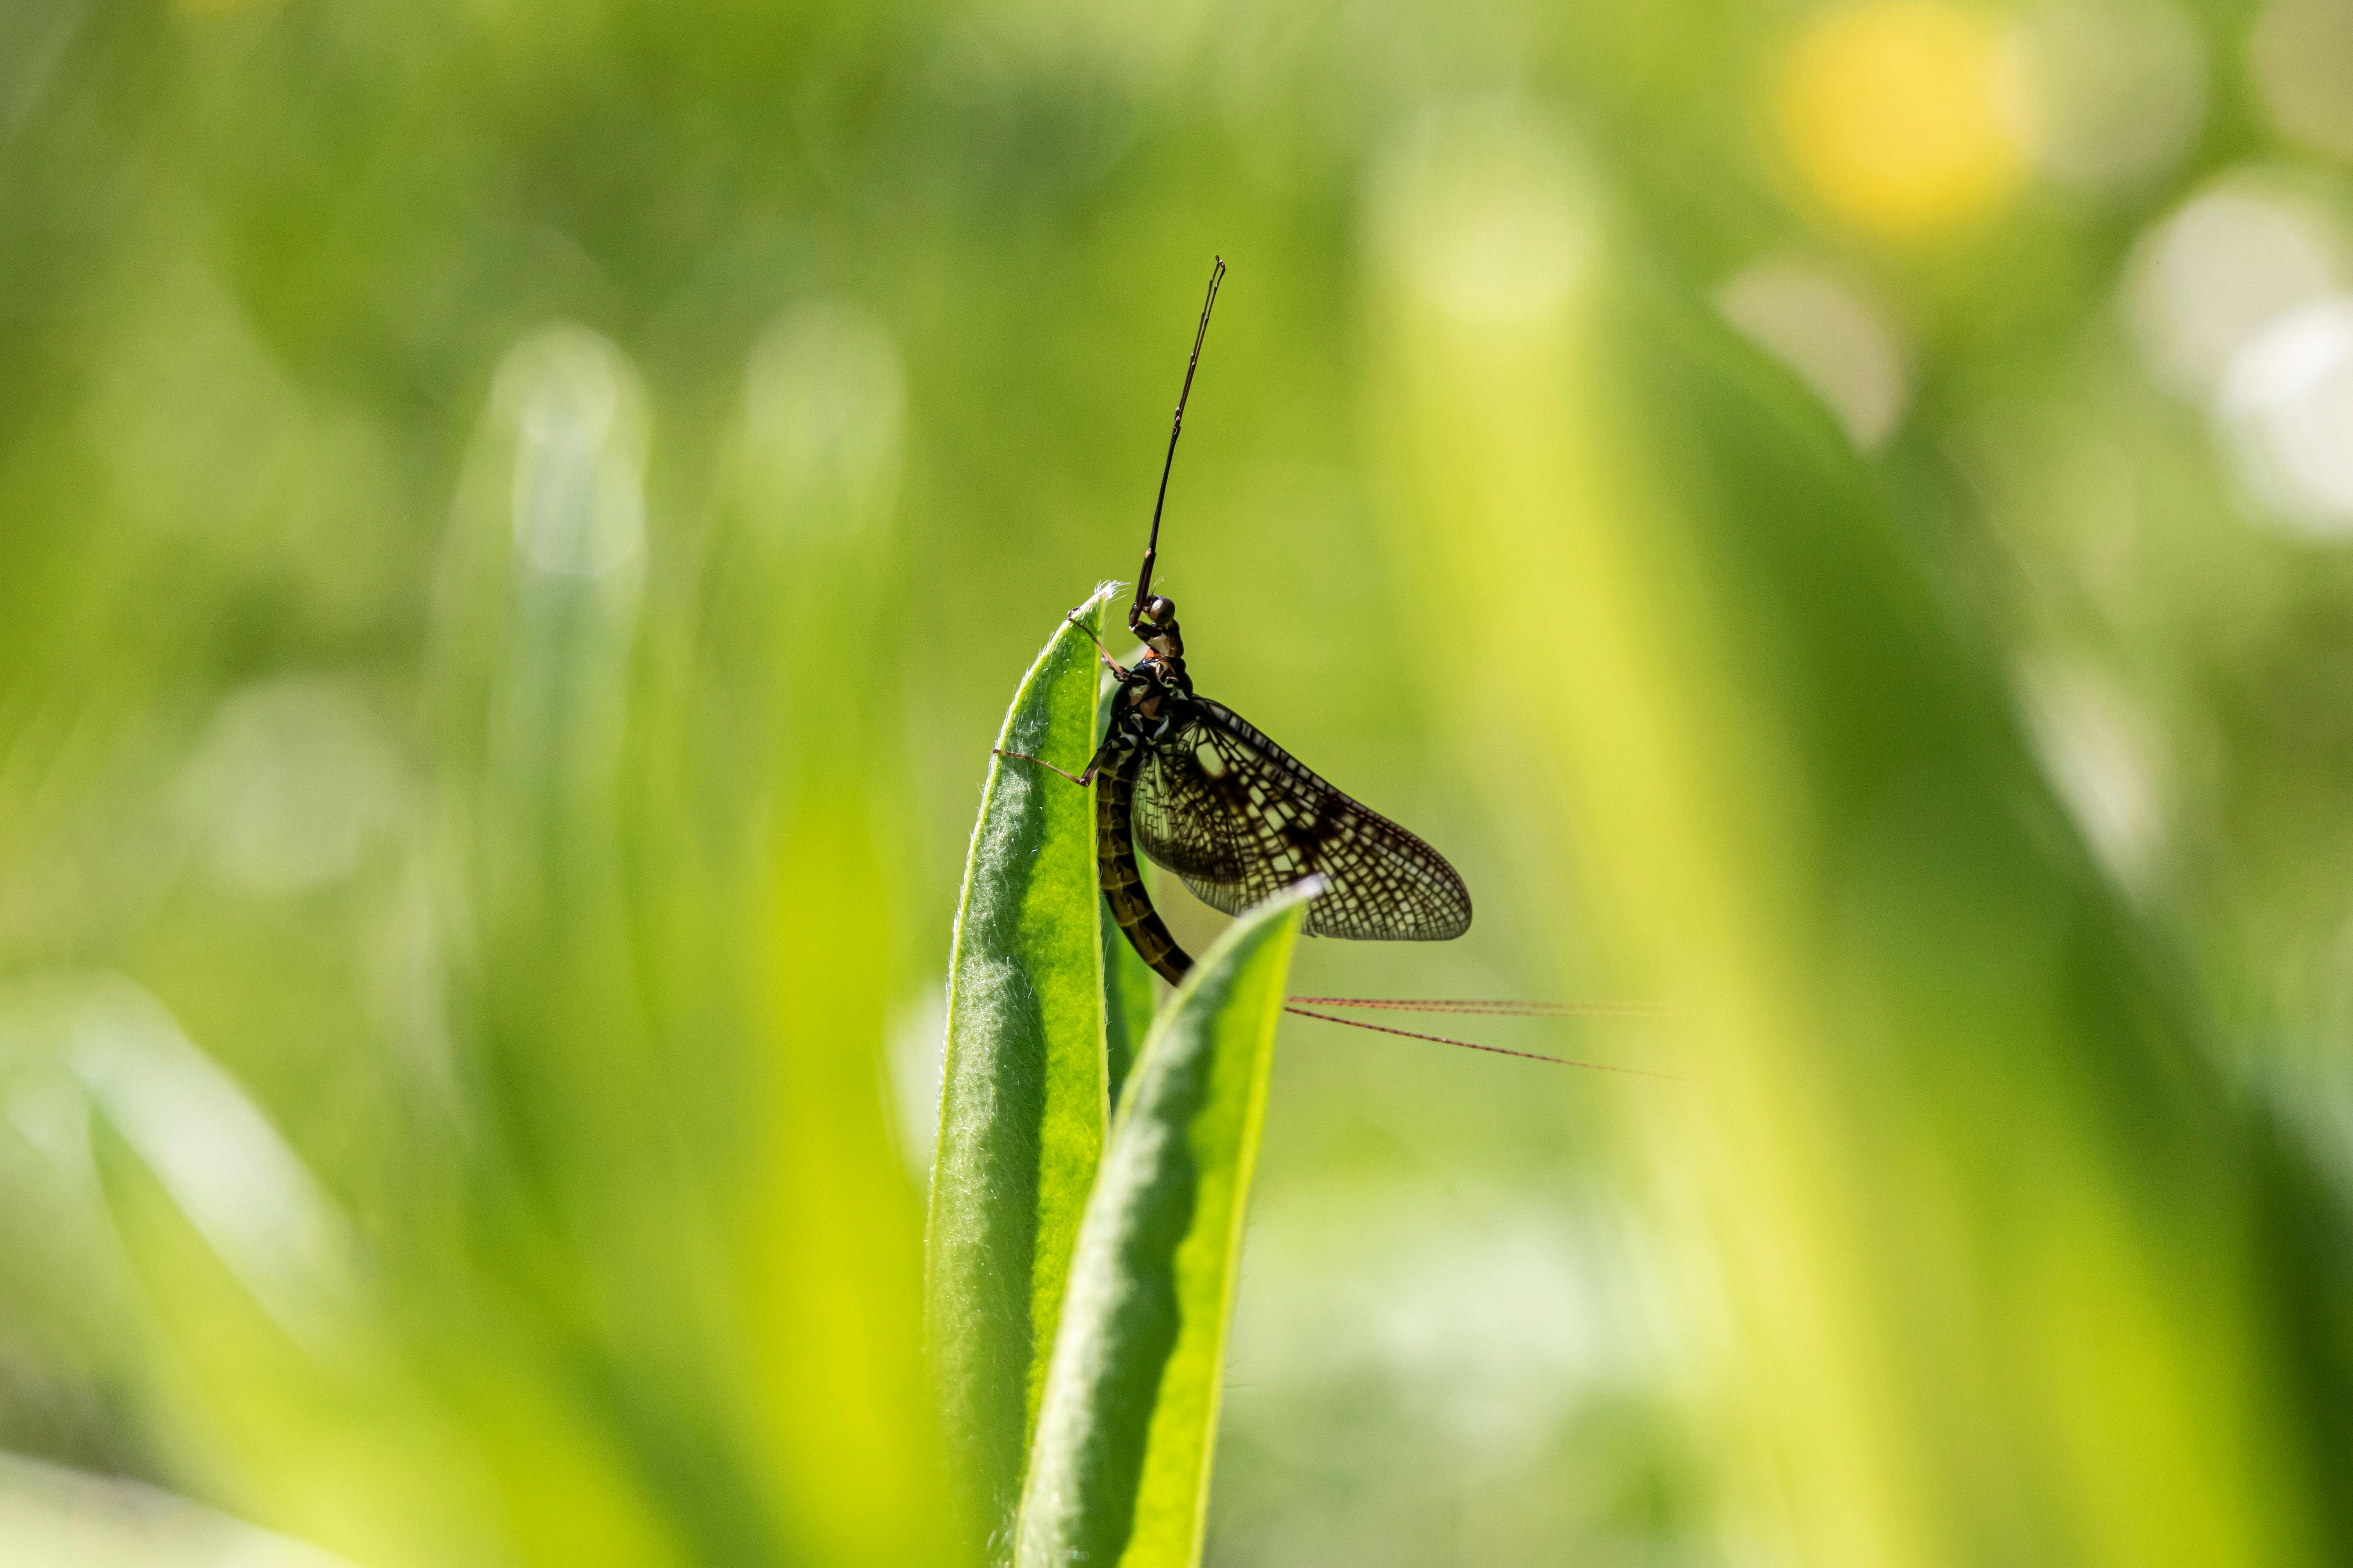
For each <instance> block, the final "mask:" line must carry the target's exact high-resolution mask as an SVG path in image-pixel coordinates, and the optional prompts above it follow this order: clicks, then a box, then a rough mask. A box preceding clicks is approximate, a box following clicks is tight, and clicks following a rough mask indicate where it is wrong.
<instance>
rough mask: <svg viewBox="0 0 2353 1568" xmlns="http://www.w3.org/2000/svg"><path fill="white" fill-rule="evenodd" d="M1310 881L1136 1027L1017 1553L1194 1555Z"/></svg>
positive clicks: (1252, 921) (1092, 1559) (1029, 1565)
mask: <svg viewBox="0 0 2353 1568" xmlns="http://www.w3.org/2000/svg"><path fill="white" fill-rule="evenodd" d="M1308 896H1309V895H1308V894H1307V893H1306V892H1304V891H1303V890H1301V889H1293V890H1292V891H1291V892H1288V893H1285V894H1282V895H1281V896H1280V897H1277V898H1273V899H1270V900H1267V901H1266V902H1265V903H1263V904H1261V905H1260V906H1258V908H1256V909H1254V910H1250V911H1249V912H1247V913H1246V914H1244V915H1243V916H1242V917H1241V919H1240V920H1238V921H1235V922H1234V924H1233V925H1232V926H1231V927H1229V928H1228V930H1227V931H1225V933H1224V934H1223V935H1222V936H1221V937H1219V940H1218V942H1217V945H1216V946H1214V947H1212V948H1211V949H1210V950H1209V952H1208V956H1206V957H1205V958H1204V959H1203V960H1202V961H1201V963H1200V965H1199V966H1198V968H1196V969H1195V970H1194V971H1193V973H1191V974H1190V975H1189V976H1188V977H1187V980H1186V983H1185V984H1184V985H1183V986H1182V987H1181V988H1180V989H1179V990H1178V991H1177V993H1176V997H1175V999H1174V1000H1173V1001H1171V1002H1170V1003H1169V1005H1168V1007H1167V1009H1166V1011H1165V1012H1164V1013H1163V1014H1162V1016H1161V1019H1160V1022H1159V1023H1158V1024H1157V1025H1156V1026H1155V1027H1154V1029H1153V1031H1152V1034H1151V1037H1150V1038H1149V1039H1148V1040H1147V1041H1146V1042H1145V1048H1144V1053H1143V1056H1142V1058H1140V1059H1139V1060H1138V1062H1137V1064H1136V1068H1135V1073H1136V1076H1135V1078H1134V1082H1133V1083H1132V1084H1131V1085H1130V1087H1129V1089H1128V1091H1127V1094H1126V1096H1125V1098H1124V1100H1123V1101H1122V1103H1121V1107H1120V1114H1119V1118H1118V1121H1116V1122H1115V1123H1114V1124H1113V1130H1112V1137H1111V1144H1110V1147H1109V1149H1108V1150H1107V1151H1106V1152H1105V1154H1104V1158H1103V1174H1102V1177H1101V1178H1100V1179H1099V1180H1098V1181H1097V1182H1096V1184H1095V1191H1094V1195H1093V1197H1092V1199H1091V1200H1090V1201H1089V1203H1088V1205H1087V1215H1086V1224H1085V1226H1083V1227H1082V1230H1081V1231H1080V1233H1079V1249H1078V1256H1077V1258H1076V1259H1075V1260H1074V1261H1073V1263H1072V1265H1071V1288H1070V1292H1069V1295H1068V1296H1067V1297H1066V1298H1065V1300H1064V1301H1063V1310H1062V1326H1061V1331H1060V1334H1059V1335H1058V1336H1057V1338H1056V1340H1055V1342H1054V1355H1053V1363H1052V1366H1051V1368H1050V1370H1049V1372H1048V1374H1047V1380H1046V1402H1045V1406H1044V1408H1043V1409H1042V1410H1041V1411H1040V1412H1039V1420H1038V1437H1037V1442H1036V1444H1035V1446H1034V1447H1033V1449H1032V1452H1031V1456H1030V1468H1029V1484H1028V1487H1027V1488H1026V1489H1025V1491H1024V1494H1023V1498H1022V1505H1021V1520H1020V1528H1019V1533H1018V1539H1017V1542H1016V1549H1017V1550H1016V1560H1017V1562H1018V1563H1021V1564H1023V1565H1024V1568H1047V1565H1049V1564H1060V1563H1123V1564H1128V1565H1131V1568H1145V1565H1147V1564H1149V1565H1158V1568H1184V1565H1187V1564H1190V1563H1194V1562H1196V1561H1198V1559H1199V1557H1200V1553H1201V1528H1202V1521H1203V1518H1204V1514H1205V1510H1206V1507H1207V1503H1208V1481H1209V1455H1210V1449H1211V1446H1212V1444H1213V1443H1214V1441H1215V1438H1216V1436H1217V1426H1218V1404H1219V1390H1220V1388H1221V1385H1222V1383H1223V1378H1224V1373H1225V1349H1226V1331H1227V1325H1228V1320H1229V1317H1230V1315H1231V1310H1232V1307H1233V1297H1234V1286H1235V1280H1236V1277H1237V1274H1238V1272H1239V1269H1240V1261H1241V1243H1242V1212H1243V1206H1244V1204H1245V1203H1246V1201H1247V1199H1248V1197H1249V1194H1250V1171H1251V1167H1252V1165H1253V1164H1254V1163H1255V1162H1256V1158H1257V1153H1258V1140H1259V1129H1260V1125H1261V1122H1262V1121H1263V1120H1264V1117H1265V1112H1266V1085H1267V1072H1268V1068H1269V1066H1270V1065H1271V1062H1272V1061H1273V1055H1274V1026H1275V1024H1276V1022H1277V1021H1278V1019H1279V1018H1280V1017H1281V1016H1282V998H1283V989H1284V982H1285V980H1286V978H1287V977H1288V975H1289V974H1290V972H1291V953H1292V949H1293V947H1294V946H1295V945H1297V939H1298V935H1299V926H1300V921H1302V920H1303V918H1304V916H1305V913H1306V908H1307V898H1308Z"/></svg>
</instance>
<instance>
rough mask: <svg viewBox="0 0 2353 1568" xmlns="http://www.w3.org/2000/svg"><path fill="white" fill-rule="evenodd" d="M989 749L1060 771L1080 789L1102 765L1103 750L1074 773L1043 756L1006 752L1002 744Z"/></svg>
mask: <svg viewBox="0 0 2353 1568" xmlns="http://www.w3.org/2000/svg"><path fill="white" fill-rule="evenodd" d="M989 750H990V751H992V752H996V753H997V755H998V756H1000V757H1015V758H1018V759H1019V760H1020V761H1022V762H1025V763H1037V764H1038V765H1039V767H1041V768H1044V769H1045V770H1046V771H1047V772H1049V773H1060V774H1061V775H1062V776H1063V777H1064V778H1066V779H1068V780H1070V781H1071V783H1072V784H1076V785H1078V786H1079V787H1080V788H1081V789H1084V788H1086V787H1087V785H1089V784H1092V783H1094V781H1095V771H1096V770H1097V769H1099V768H1101V767H1102V766H1103V752H1100V751H1098V752H1095V754H1094V755H1093V756H1092V757H1090V758H1088V759H1087V771H1086V772H1084V773H1071V772H1070V771H1068V770H1067V769H1063V768H1058V767H1056V766H1055V765H1054V764H1053V763H1050V762H1048V761H1047V760H1046V759H1045V758H1043V757H1033V756H1031V755H1030V754H1029V752H1008V751H1007V750H1006V749H1005V748H1004V747H1002V746H991V747H990V748H989Z"/></svg>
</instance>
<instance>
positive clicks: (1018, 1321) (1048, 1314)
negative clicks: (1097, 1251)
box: [925, 585, 1112, 1537]
mask: <svg viewBox="0 0 2353 1568" xmlns="http://www.w3.org/2000/svg"><path fill="white" fill-rule="evenodd" d="M1111 592H1112V590H1111V587H1110V586H1109V585H1106V586H1105V587H1104V588H1103V589H1101V590H1099V591H1098V592H1097V593H1096V594H1095V595H1094V596H1093V597H1092V598H1091V599H1089V600H1088V601H1087V603H1086V604H1085V605H1083V606H1082V608H1081V610H1080V612H1079V613H1078V616H1077V617H1076V622H1075V623H1073V624H1066V625H1065V626H1062V627H1060V629H1059V630H1058V631H1057V632H1056V633H1055V635H1054V637H1053V638H1052V639H1051V640H1050V642H1049V643H1048V644H1047V645H1046V647H1045V649H1044V651H1043V652H1041V653H1040V654H1039V656H1038V659H1037V662H1036V663H1035V664H1033V665H1032V666H1031V667H1030V669H1029V674H1028V675H1027V676H1026V677H1025V678H1024V679H1023V680H1022V682H1021V685H1020V688H1019V689H1018V690H1017V692H1016V693H1015V695H1014V700H1013V704H1012V707H1011V708H1010V710H1008V712H1007V714H1006V718H1005V725H1004V729H1003V731H1001V732H1000V734H999V735H998V738H997V745H998V746H999V747H1000V748H1003V749H1005V750H1008V751H1017V752H1027V753H1029V755H1032V756H1037V757H1042V758H1045V759H1047V760H1048V761H1050V762H1052V763H1056V764H1058V765H1060V766H1063V767H1068V768H1070V769H1071V770H1072V771H1074V772H1075V771H1077V770H1078V769H1079V768H1080V767H1082V765H1083V764H1084V763H1085V762H1086V759H1087V757H1088V756H1089V755H1090V754H1091V753H1092V750H1093V746H1094V736H1095V729H1096V721H1095V709H1096V702H1097V685H1096V679H1095V672H1096V664H1095V652H1094V642H1093V639H1092V637H1091V636H1090V633H1091V632H1094V631H1097V630H1099V628H1100V625H1101V621H1102V613H1103V605H1104V604H1106V603H1107V602H1108V601H1109V598H1110V596H1111ZM1100 904H1101V892H1100V889H1099V887H1098V884H1097V880H1096V872H1095V857H1094V809H1093V801H1092V795H1091V794H1090V793H1089V792H1088V791H1086V790H1082V789H1076V788H1073V787H1072V786H1071V784H1069V782H1068V781H1066V780H1063V779H1060V778H1058V777H1056V776H1055V775H1054V774H1052V773H1049V772H1047V771H1046V770H1045V769H1043V768H1040V767H1039V766H1038V765H1037V764H1036V763H1027V762H1019V761H1016V760H1014V759H1012V758H1008V757H1002V756H1000V757H997V758H996V759H994V762H993V765H992V766H991V768H990V770H989V775H988V782H987V785H986V787H985V789H984V791H983V795H982V798H981V808H980V818H979V821H978V822H977V823H976V825H975V826H974V829H973V838H972V850H971V854H970V857H969V858H968V859H967V860H966V862H965V885H964V893H963V897H962V899H961V900H960V901H959V905H958V909H957V913H956V928H955V945H954V951H953V952H952V954H951V957H950V961H949V981H948V1038H947V1055H946V1063H945V1068H944V1073H943V1078H942V1084H941V1096H940V1135H939V1146H938V1152H937V1155H936V1156H935V1158H934V1164H933V1170H932V1198H931V1218H930V1226H929V1236H928V1246H927V1249H926V1251H927V1256H926V1263H925V1272H926V1281H925V1285H926V1289H925V1299H926V1309H927V1314H928V1319H929V1326H930V1335H931V1341H932V1354H933V1360H934V1369H935V1373H936V1375H937V1377H938V1379H939V1384H940V1390H941V1397H942V1403H943V1407H944V1410H943V1413H944V1418H945V1424H946V1429H947V1433H948V1436H949V1438H950V1440H951V1443H952V1446H953V1447H954V1449H955V1452H956V1453H958V1454H959V1455H961V1456H963V1465H964V1471H965V1474H964V1484H965V1490H966V1493H967V1500H968V1506H969V1507H970V1509H971V1510H972V1511H973V1514H974V1516H975V1521H976V1523H977V1524H978V1525H980V1526H981V1528H983V1529H985V1530H987V1531H988V1532H989V1533H990V1534H991V1535H992V1536H993V1537H994V1536H997V1535H998V1534H999V1532H1001V1531H1007V1530H1008V1529H1009V1527H1010V1525H1011V1522H1012V1517H1013V1510H1014V1507H1015V1505H1016V1503H1017V1502H1018V1499H1019V1497H1020V1489H1021V1475H1022V1463H1023V1459H1024V1457H1025V1455H1026V1453H1027V1451H1028V1447H1029V1432H1030V1429H1031V1426H1032V1425H1033V1422H1034V1419H1035V1415H1036V1412H1037V1409H1038V1403H1039V1395H1040V1392H1041V1390H1042V1388H1043V1385H1044V1380H1045V1363H1046V1357H1047V1352H1048V1351H1049V1349H1050V1346H1051V1345H1052V1344H1053V1340H1054V1325H1055V1319H1056V1314H1057V1311H1058V1310H1059V1308H1060V1301H1061V1299H1062V1289H1063V1283H1064V1280H1065V1279H1066V1278H1067V1276H1068V1274H1069V1270H1070V1259H1071V1248H1072V1247H1073V1245H1074V1243H1075V1241H1076V1239H1077V1235H1078V1228H1079V1221H1080V1216H1081V1215H1082V1212H1083V1210H1084V1207H1085V1204H1086V1199H1087V1193H1088V1190H1089V1188H1090V1187H1091V1186H1092V1184H1093V1181H1094V1173H1095V1166H1096V1163H1097V1162H1098V1160H1099V1159H1100V1158H1101V1155H1102V1150H1103V1124H1104V1121H1105V1120H1106V1117H1107V1114H1108V1112H1107V1109H1106V1105H1107V1102H1106V1098H1105V1097H1106V1084H1105V1080H1104V1058H1103V969H1102V964H1103V954H1102V949H1101V946H1100V940H1101V939H1100V931H1099V926H1100V921H1099V917H1098V913H1097V911H1098V910H1099V908H1100Z"/></svg>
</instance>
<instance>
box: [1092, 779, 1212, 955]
mask: <svg viewBox="0 0 2353 1568" xmlns="http://www.w3.org/2000/svg"><path fill="white" fill-rule="evenodd" d="M1114 758H1115V760H1114V761H1113V764H1112V765H1111V766H1110V767H1108V768H1106V769H1104V770H1103V772H1102V773H1098V774H1096V775H1095V872H1096V876H1097V878H1098V879H1100V880H1101V881H1102V883H1103V898H1104V899H1105V900H1108V901H1109V903H1110V904H1111V916H1112V919H1113V920H1115V921H1118V922H1119V929H1120V930H1121V931H1124V932H1126V933H1127V941H1128V945H1129V946H1131V947H1133V948H1134V949H1135V951H1136V953H1137V955H1138V956H1140V957H1141V958H1142V959H1143V960H1144V962H1145V963H1148V964H1150V965H1151V966H1152V967H1153V970H1154V971H1155V973H1158V974H1159V976H1160V978H1162V979H1163V980H1166V982H1168V984H1171V985H1175V984H1177V983H1178V982H1180V981H1182V980H1183V979H1184V978H1185V972H1186V971H1187V970H1188V969H1190V968H1192V967H1193V960H1192V957H1191V955H1190V954H1188V953H1187V952H1186V951H1185V950H1184V949H1183V948H1181V947H1178V946H1177V945H1176V938H1175V937H1173V936H1171V935H1169V934H1168V928H1167V926H1166V925H1165V924H1163V923H1162V922H1161V919H1160V911H1159V910H1155V909H1154V908H1153V907H1152V900H1151V899H1150V898H1149V897H1148V896H1147V895H1146V894H1145V891H1144V874H1143V872H1141V871H1140V870H1138V869H1137V868H1136V865H1135V833H1134V824H1133V822H1132V821H1131V818H1130V812H1131V810H1132V808H1133V806H1134V800H1135V778H1136V775H1137V774H1138V773H1141V772H1143V770H1144V748H1143V747H1141V746H1137V747H1134V748H1133V749H1131V750H1128V751H1123V752H1116V753H1114Z"/></svg>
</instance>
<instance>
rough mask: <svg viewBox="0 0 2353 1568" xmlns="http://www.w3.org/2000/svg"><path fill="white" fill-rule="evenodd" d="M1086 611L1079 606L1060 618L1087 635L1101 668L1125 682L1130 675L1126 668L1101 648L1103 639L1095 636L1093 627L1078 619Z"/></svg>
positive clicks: (1084, 607)
mask: <svg viewBox="0 0 2353 1568" xmlns="http://www.w3.org/2000/svg"><path fill="white" fill-rule="evenodd" d="M1086 609H1087V607H1086V606H1085V605H1080V606H1079V607H1078V608H1077V609H1075V610H1072V611H1071V613H1070V614H1069V615H1067V616H1063V617H1062V618H1063V619H1064V620H1067V621H1069V622H1070V623H1071V625H1072V626H1076V627H1078V628H1079V630H1081V631H1082V632H1084V633H1086V634H1087V640H1088V641H1089V642H1091V643H1092V644H1094V645H1095V652H1096V653H1098V654H1099V655H1101V656H1102V658H1103V668H1106V669H1108V670H1110V671H1111V672H1112V673H1113V675H1116V676H1118V677H1119V678H1120V679H1122V680H1125V679H1127V678H1128V675H1129V673H1130V672H1129V670H1128V668H1127V667H1126V666H1125V665H1124V664H1122V663H1120V662H1119V660H1117V659H1115V658H1112V656H1111V649H1109V648H1107V647H1103V638H1101V637H1097V636H1095V629H1094V627H1092V626H1089V625H1087V623H1086V622H1084V621H1083V620H1081V619H1080V618H1079V617H1080V616H1083V615H1085V614H1086Z"/></svg>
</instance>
